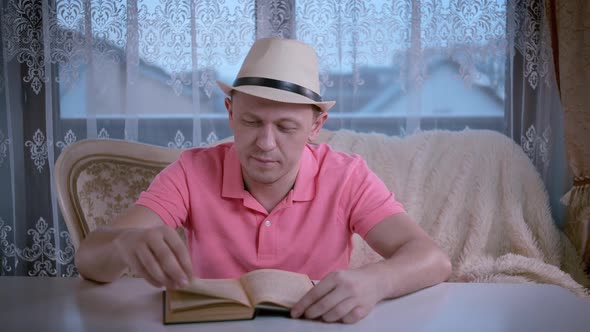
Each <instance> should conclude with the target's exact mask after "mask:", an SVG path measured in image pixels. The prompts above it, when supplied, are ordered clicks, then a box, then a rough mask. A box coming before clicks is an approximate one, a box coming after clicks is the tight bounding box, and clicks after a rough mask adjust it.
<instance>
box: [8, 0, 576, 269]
mask: <svg viewBox="0 0 590 332" xmlns="http://www.w3.org/2000/svg"><path fill="white" fill-rule="evenodd" d="M0 5H1V7H0V9H1V12H0V20H1V27H2V36H1V38H2V40H1V42H2V53H1V54H0V57H1V63H2V65H1V66H0V70H1V72H0V105H2V106H1V108H0V198H1V199H0V255H1V256H0V275H31V276H70V275H74V274H75V273H76V271H75V268H74V266H73V254H74V252H73V247H72V245H71V243H70V241H69V236H68V233H67V229H66V227H65V225H64V223H63V220H62V217H61V215H60V212H59V209H58V207H57V203H56V197H55V195H54V192H53V182H52V177H53V164H54V162H55V160H56V158H57V157H58V156H59V154H60V152H61V151H62V150H63V148H64V147H66V146H67V145H69V144H72V143H73V142H76V141H78V140H81V139H85V138H104V139H109V138H110V139H126V140H135V141H140V142H145V143H150V144H156V145H161V146H168V147H170V148H188V147H195V146H203V145H207V144H210V143H213V142H215V141H216V140H218V139H221V138H223V137H226V136H228V135H231V132H230V130H229V128H228V126H227V120H226V113H225V109H224V107H223V95H222V94H221V92H220V91H219V90H218V89H217V87H216V84H215V81H216V80H222V81H225V82H232V81H233V79H234V75H235V74H236V73H237V70H238V68H239V65H240V63H241V60H242V59H243V57H244V56H245V54H246V52H247V51H248V48H249V47H250V45H251V44H252V43H253V42H254V40H255V39H257V38H261V37H269V36H280V37H285V38H296V39H299V40H302V41H305V42H307V43H310V44H311V45H313V46H314V47H315V48H316V50H317V52H318V55H319V58H320V66H321V68H320V69H321V82H322V93H323V95H324V96H325V97H326V98H327V99H333V100H336V101H337V104H336V106H335V107H334V108H333V110H331V111H330V119H329V120H328V123H327V125H326V126H327V128H328V129H333V130H337V129H351V130H356V131H365V132H381V133H386V134H390V135H401V136H403V135H406V134H411V133H414V132H416V131H418V130H430V129H449V130H463V129H466V128H471V129H490V130H496V131H500V132H503V133H506V134H507V135H509V136H510V137H512V138H514V140H515V141H516V142H518V143H519V144H522V147H523V149H524V151H525V152H526V153H527V154H528V155H529V156H530V157H531V160H532V161H533V162H534V163H535V165H536V166H537V168H538V170H539V172H540V174H541V175H542V176H543V177H544V179H545V180H546V184H547V186H548V188H549V189H550V192H552V193H553V192H554V193H555V194H552V195H553V196H555V197H559V196H560V195H561V194H563V190H562V186H563V182H564V181H565V179H566V177H565V176H564V175H563V174H565V171H564V169H565V168H564V167H563V165H562V156H561V154H562V153H563V151H562V149H561V148H560V144H561V143H560V137H561V136H562V134H561V131H562V129H561V126H562V124H561V110H560V104H559V97H558V95H557V94H556V93H555V92H556V86H555V83H554V80H555V79H554V76H552V75H553V69H552V61H551V49H550V46H549V43H548V41H547V36H546V34H545V29H546V27H545V20H544V15H543V13H544V2H543V1H542V0H536V1H509V2H506V1H500V0H477V1H466V0H446V1H444V0H440V1H437V0H415V1H411V0H388V1H385V0H371V1H359V0H323V1H321V0H259V1H254V0H211V1H197V0H184V1H177V0H128V1H127V0H114V1H100V0H86V1H84V0H53V1H51V0H50V1H38V0H0ZM556 175H559V176H556ZM556 211H557V209H556Z"/></svg>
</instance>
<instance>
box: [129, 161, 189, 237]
mask: <svg viewBox="0 0 590 332" xmlns="http://www.w3.org/2000/svg"><path fill="white" fill-rule="evenodd" d="M135 204H136V205H141V206H145V207H147V208H149V209H151V210H152V211H154V212H155V213H157V214H158V215H159V216H160V218H162V220H163V221H164V222H165V223H166V224H167V225H169V226H173V227H179V226H183V225H184V224H185V221H186V219H187V216H188V213H189V190H188V185H187V181H186V172H185V170H184V167H183V165H182V162H181V159H178V160H177V161H175V162H174V163H172V164H170V165H169V166H168V167H166V168H165V169H164V170H162V171H161V172H160V173H159V174H158V175H157V176H156V177H155V178H154V181H152V183H151V184H150V186H149V188H148V189H147V190H146V191H144V192H142V193H141V194H140V196H139V199H138V200H137V202H135Z"/></svg>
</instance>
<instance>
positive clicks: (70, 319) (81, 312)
mask: <svg viewBox="0 0 590 332" xmlns="http://www.w3.org/2000/svg"><path fill="white" fill-rule="evenodd" d="M161 299H162V290H161V289H157V288H154V287H152V286H150V285H148V284H147V283H146V282H145V281H143V280H142V279H133V278H125V279H121V280H119V281H117V282H114V283H112V284H106V285H98V284H95V283H92V282H88V281H84V280H81V279H79V278H28V277H0V331H2V332H9V331H18V332H21V331H239V332H248V331H253V332H254V331H256V332H259V331H281V332H288V331H414V332H418V331H535V332H539V331H552V332H553V331H586V332H587V331H590V301H586V300H584V299H581V298H578V297H576V296H575V295H573V294H571V293H570V292H569V291H567V290H565V289H562V288H559V287H557V286H551V285H538V284H520V285H516V284H463V283H444V284H440V285H438V286H435V287H431V288H428V289H425V290H422V291H419V292H416V293H414V294H411V295H408V296H405V297H402V298H399V299H395V300H390V301H386V302H383V303H380V304H379V305H377V307H376V308H375V309H374V310H373V312H372V313H371V314H370V315H369V316H368V317H366V318H365V319H364V320H362V321H361V322H359V323H357V324H355V325H342V324H326V323H321V322H315V321H305V320H294V319H289V318H283V317H261V316H259V317H257V318H256V319H254V320H247V321H235V322H218V323H198V324H182V325H163V324H162V302H161Z"/></svg>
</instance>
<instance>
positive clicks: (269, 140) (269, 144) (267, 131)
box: [256, 125, 277, 151]
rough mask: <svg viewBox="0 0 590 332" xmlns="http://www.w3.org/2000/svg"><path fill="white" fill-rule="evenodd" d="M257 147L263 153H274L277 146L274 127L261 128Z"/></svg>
mask: <svg viewBox="0 0 590 332" xmlns="http://www.w3.org/2000/svg"><path fill="white" fill-rule="evenodd" d="M256 145H257V146H258V148H260V149H261V150H262V151H272V150H273V149H274V148H275V147H276V146H277V143H276V141H275V136H274V132H273V130H272V126H270V125H267V126H263V127H262V128H260V131H259V132H258V137H257V139H256Z"/></svg>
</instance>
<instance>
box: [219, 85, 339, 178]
mask: <svg viewBox="0 0 590 332" xmlns="http://www.w3.org/2000/svg"><path fill="white" fill-rule="evenodd" d="M225 106H226V108H227V110H228V112H229V124H230V127H231V129H232V130H233V132H234V146H235V149H236V151H237V153H238V158H239V160H240V163H241V166H242V174H243V176H244V180H246V182H247V183H248V184H250V185H252V184H254V183H258V184H265V185H269V184H273V183H276V182H277V181H279V180H281V179H285V178H286V177H287V178H289V177H291V176H292V177H293V178H294V177H295V175H296V174H297V171H298V167H299V161H300V158H301V153H302V151H303V148H304V147H305V144H306V143H307V142H308V140H309V139H314V138H315V137H316V136H317V134H318V133H319V130H320V128H321V127H322V125H323V123H324V122H325V120H326V119H327V114H325V113H322V114H320V115H319V116H317V117H316V116H314V111H313V109H312V106H311V105H300V104H287V103H280V102H276V101H272V100H267V99H262V98H258V97H254V96H250V95H247V94H243V93H240V92H237V91H236V92H234V94H233V97H232V100H231V101H230V100H229V99H226V100H225Z"/></svg>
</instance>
